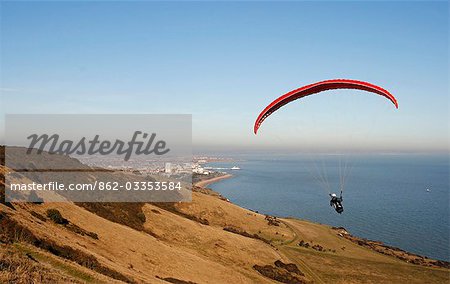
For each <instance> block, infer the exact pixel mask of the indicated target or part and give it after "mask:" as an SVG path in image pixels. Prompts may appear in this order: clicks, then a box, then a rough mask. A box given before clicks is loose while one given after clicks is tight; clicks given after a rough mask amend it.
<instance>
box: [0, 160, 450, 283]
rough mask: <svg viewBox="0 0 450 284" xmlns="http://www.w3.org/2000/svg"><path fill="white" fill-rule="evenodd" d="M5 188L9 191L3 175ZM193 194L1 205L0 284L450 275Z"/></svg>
mask: <svg viewBox="0 0 450 284" xmlns="http://www.w3.org/2000/svg"><path fill="white" fill-rule="evenodd" d="M0 171H1V173H4V172H5V171H8V169H6V168H5V167H4V166H2V167H1V168H0ZM0 186H1V188H0V189H1V191H4V181H3V182H2V183H1V184H0ZM236 190H239V189H236ZM192 199H193V201H192V202H190V203H156V204H149V203H79V204H74V203H68V202H67V203H44V204H32V203H14V204H10V205H7V204H4V203H3V204H0V225H1V226H0V256H1V257H0V282H1V283H3V282H6V283H7V282H8V281H9V282H10V283H30V282H35V283H39V282H45V283H61V282H64V283H124V282H128V283H447V282H448V281H449V280H450V278H449V277H450V270H449V269H448V268H445V266H448V263H444V262H436V261H434V260H431V259H426V258H422V257H420V256H416V255H413V254H408V253H407V252H403V251H401V250H398V249H395V248H390V247H387V246H384V245H383V244H381V243H377V242H370V241H368V240H362V239H357V238H354V237H352V236H351V235H349V234H348V233H347V232H346V231H345V230H344V229H342V228H331V227H329V226H325V225H319V224H314V223H311V222H307V221H302V220H296V219H285V218H275V217H273V216H265V215H262V214H259V213H256V212H253V211H250V210H247V209H244V208H241V207H239V206H236V205H235V204H232V203H230V202H229V201H228V200H226V198H223V197H222V196H220V195H219V194H217V193H215V192H213V191H211V190H209V189H205V188H199V187H194V191H193V197H192ZM56 212H58V213H56Z"/></svg>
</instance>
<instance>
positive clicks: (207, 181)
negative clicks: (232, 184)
mask: <svg viewBox="0 0 450 284" xmlns="http://www.w3.org/2000/svg"><path fill="white" fill-rule="evenodd" d="M232 176H233V175H232V174H225V175H222V176H219V177H213V178H210V179H205V180H201V181H198V182H196V183H195V184H194V185H195V186H198V187H202V188H205V187H207V186H208V185H210V184H212V183H215V182H218V181H220V180H223V179H227V178H231V177H232Z"/></svg>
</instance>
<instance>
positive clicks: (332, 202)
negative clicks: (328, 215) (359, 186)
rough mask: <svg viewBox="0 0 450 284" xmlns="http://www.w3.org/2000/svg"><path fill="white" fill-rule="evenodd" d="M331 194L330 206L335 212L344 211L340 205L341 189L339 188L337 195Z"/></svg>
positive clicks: (340, 212)
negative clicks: (339, 191) (339, 193)
mask: <svg viewBox="0 0 450 284" xmlns="http://www.w3.org/2000/svg"><path fill="white" fill-rule="evenodd" d="M330 196H331V200H330V206H332V207H333V208H334V209H335V210H336V212H337V213H339V214H342V212H344V207H343V206H342V200H343V199H342V190H341V195H340V196H339V197H336V196H332V195H331V194H330Z"/></svg>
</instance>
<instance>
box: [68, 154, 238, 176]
mask: <svg viewBox="0 0 450 284" xmlns="http://www.w3.org/2000/svg"><path fill="white" fill-rule="evenodd" d="M76 158H77V159H78V160H80V162H82V163H84V164H87V165H89V166H91V167H99V168H105V169H111V170H120V171H126V172H133V173H136V174H144V175H145V174H146V175H155V174H156V175H161V174H163V175H166V176H172V175H181V176H184V175H190V174H199V175H210V174H213V173H218V172H223V171H224V170H239V169H240V168H239V167H238V166H236V165H235V166H233V167H231V168H212V167H207V166H205V165H206V164H208V163H212V162H227V163H230V162H233V159H231V158H226V157H210V156H194V157H193V158H191V161H188V159H183V158H179V159H175V161H166V162H164V161H161V160H145V159H130V160H129V161H127V162H126V163H124V161H123V159H121V158H117V157H111V156H83V157H76Z"/></svg>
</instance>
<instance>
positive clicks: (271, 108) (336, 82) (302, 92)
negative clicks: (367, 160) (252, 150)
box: [253, 79, 398, 134]
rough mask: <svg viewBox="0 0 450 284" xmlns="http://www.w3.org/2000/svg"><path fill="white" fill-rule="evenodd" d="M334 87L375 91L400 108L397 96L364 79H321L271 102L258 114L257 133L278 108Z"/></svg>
mask: <svg viewBox="0 0 450 284" xmlns="http://www.w3.org/2000/svg"><path fill="white" fill-rule="evenodd" d="M334 89H356V90H362V91H367V92H371V93H375V94H378V95H381V96H383V97H385V98H387V99H389V100H390V101H391V102H392V103H393V104H394V105H395V107H396V108H398V104H397V100H396V99H395V97H394V96H393V95H392V94H391V93H389V92H388V91H386V90H385V89H383V88H381V87H379V86H376V85H373V84H370V83H367V82H363V81H357V80H349V79H333V80H326V81H321V82H317V83H313V84H310V85H306V86H303V87H301V88H298V89H296V90H293V91H290V92H289V93H286V94H284V95H282V96H281V97H279V98H278V99H276V100H274V101H273V102H271V103H270V104H269V105H268V106H267V107H266V108H265V109H264V110H263V111H262V112H261V113H260V114H259V116H258V118H257V119H256V121H255V125H254V127H253V131H254V132H255V134H256V133H257V132H258V129H259V127H260V126H261V124H262V123H263V121H264V120H265V119H266V118H267V117H268V116H269V115H271V114H272V113H274V112H275V111H276V110H277V109H279V108H280V107H282V106H284V105H286V104H288V103H290V102H292V101H294V100H296V99H300V98H303V97H306V96H309V95H312V94H317V93H320V92H323V91H328V90H334Z"/></svg>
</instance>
